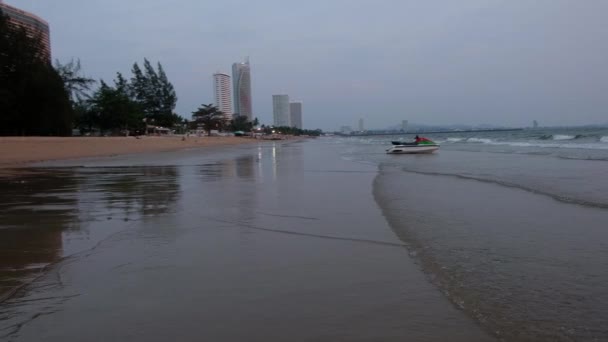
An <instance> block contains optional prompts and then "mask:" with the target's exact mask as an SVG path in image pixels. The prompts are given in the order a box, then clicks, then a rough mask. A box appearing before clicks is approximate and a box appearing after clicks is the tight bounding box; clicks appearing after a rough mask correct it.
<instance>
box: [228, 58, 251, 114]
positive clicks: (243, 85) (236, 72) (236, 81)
mask: <svg viewBox="0 0 608 342" xmlns="http://www.w3.org/2000/svg"><path fill="white" fill-rule="evenodd" d="M232 86H233V88H232V89H233V92H232V95H233V96H234V113H235V114H239V115H245V116H246V117H247V119H248V120H249V121H252V116H253V110H252V108H251V101H252V100H251V69H250V68H249V59H247V60H246V61H245V62H244V63H234V64H232Z"/></svg>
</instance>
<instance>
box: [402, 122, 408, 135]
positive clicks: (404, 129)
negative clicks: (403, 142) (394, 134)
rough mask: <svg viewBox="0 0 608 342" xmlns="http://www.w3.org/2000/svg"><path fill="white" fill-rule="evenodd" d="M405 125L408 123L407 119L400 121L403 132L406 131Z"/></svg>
mask: <svg viewBox="0 0 608 342" xmlns="http://www.w3.org/2000/svg"><path fill="white" fill-rule="evenodd" d="M407 125H408V123H407V120H403V121H401V130H402V131H403V132H407Z"/></svg>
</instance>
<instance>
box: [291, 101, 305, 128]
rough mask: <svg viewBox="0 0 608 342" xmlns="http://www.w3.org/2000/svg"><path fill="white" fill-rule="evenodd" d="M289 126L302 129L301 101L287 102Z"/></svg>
mask: <svg viewBox="0 0 608 342" xmlns="http://www.w3.org/2000/svg"><path fill="white" fill-rule="evenodd" d="M289 115H290V123H291V127H295V128H299V129H302V102H291V103H289Z"/></svg>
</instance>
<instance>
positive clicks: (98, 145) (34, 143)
mask: <svg viewBox="0 0 608 342" xmlns="http://www.w3.org/2000/svg"><path fill="white" fill-rule="evenodd" d="M255 142H256V140H255V139H251V138H245V137H196V136H190V137H188V138H185V139H183V138H182V136H140V137H137V138H136V137H133V136H131V137H0V168H10V167H16V166H23V165H24V164H30V163H34V162H40V161H49V160H60V159H75V158H83V157H101V156H113V155H122V154H135V153H146V152H147V153H149V152H160V151H173V150H179V149H184V148H195V147H212V146H230V145H238V144H246V143H255ZM6 172H7V171H6V170H5V171H4V172H3V173H6Z"/></svg>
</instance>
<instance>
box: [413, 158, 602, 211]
mask: <svg viewBox="0 0 608 342" xmlns="http://www.w3.org/2000/svg"><path fill="white" fill-rule="evenodd" d="M401 170H402V171H403V172H410V173H415V174H420V175H426V176H440V177H453V178H459V179H466V180H472V181H478V182H482V183H490V184H495V185H500V186H504V187H507V188H514V189H520V190H524V191H527V192H530V193H533V194H537V195H542V196H547V197H550V198H553V199H554V200H556V201H559V202H563V203H568V204H576V205H580V206H585V207H590V208H601V209H608V202H602V201H593V200H587V199H583V198H574V197H571V196H566V195H562V194H558V193H554V192H551V191H546V190H543V189H540V188H536V187H532V186H526V185H524V184H519V183H515V182H508V181H504V180H499V179H492V178H486V177H482V176H475V175H465V174H459V173H450V172H432V171H418V170H413V169H409V168H407V167H404V168H402V169H401Z"/></svg>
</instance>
